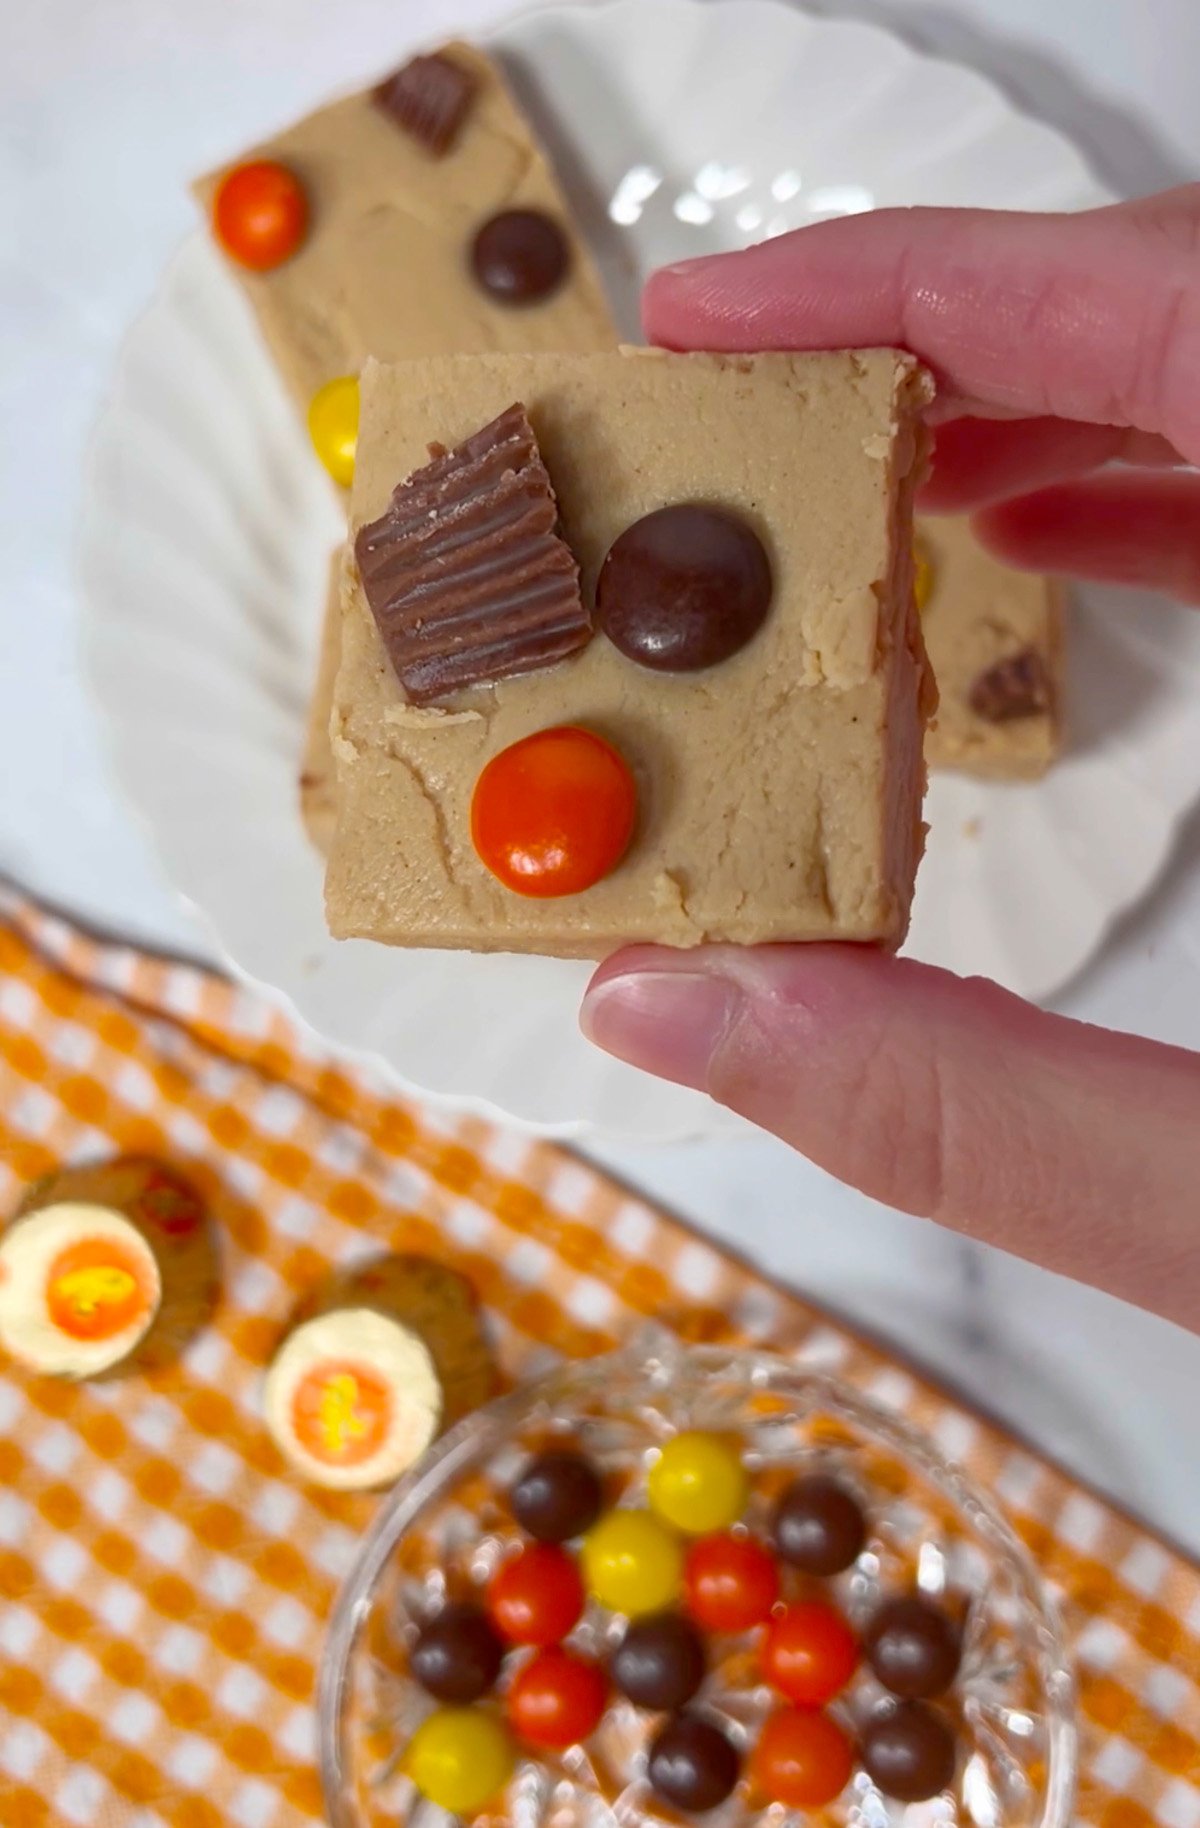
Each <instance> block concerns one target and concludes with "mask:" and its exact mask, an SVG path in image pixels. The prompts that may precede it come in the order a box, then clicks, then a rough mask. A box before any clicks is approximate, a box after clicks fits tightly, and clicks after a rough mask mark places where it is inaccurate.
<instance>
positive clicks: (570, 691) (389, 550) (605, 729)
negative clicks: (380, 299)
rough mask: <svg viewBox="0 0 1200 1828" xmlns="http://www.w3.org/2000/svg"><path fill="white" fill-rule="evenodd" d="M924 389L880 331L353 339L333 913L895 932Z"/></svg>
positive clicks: (918, 792) (913, 831) (441, 940)
mask: <svg viewBox="0 0 1200 1828" xmlns="http://www.w3.org/2000/svg"><path fill="white" fill-rule="evenodd" d="M928 397H929V384H928V380H927V377H926V376H925V374H924V372H923V371H922V370H921V369H920V368H919V367H918V366H917V364H916V363H915V362H914V361H913V360H912V359H911V358H910V357H909V356H906V355H904V354H900V353H897V352H895V351H892V350H878V351H868V352H865V353H856V354H829V355H762V356H753V357H751V356H737V357H733V356H730V357H726V356H716V355H670V354H666V353H664V352H662V351H656V350H620V351H614V352H612V353H611V354H606V355H592V356H575V357H572V356H537V355H527V356H461V357H446V358H442V359H433V360H428V361H414V362H406V363H400V364H396V365H394V366H391V367H388V366H382V365H379V364H375V363H370V364H368V366H367V368H366V370H365V372H364V375H363V417H362V426H361V432H360V440H359V454H358V466H357V472H356V476H355V482H354V493H353V499H352V504H351V534H352V540H353V543H354V547H355V555H356V557H355V563H354V565H352V566H350V567H348V568H347V572H346V574H345V589H344V595H343V614H342V629H341V664H340V668H339V671H338V676H337V682H336V686H335V693H334V709H333V717H332V722H331V730H332V743H333V749H334V755H335V758H336V765H337V773H338V794H337V826H336V831H335V834H334V839H333V844H332V849H331V852H330V858H329V867H328V872H327V877H326V904H327V912H328V918H329V924H330V928H331V931H332V932H333V933H334V934H335V936H337V937H350V936H358V937H363V938H368V939H376V940H380V941H383V942H385V943H387V944H391V945H409V946H458V947H467V948H472V949H476V950H481V951H503V950H507V951H516V952H540V953H551V954H560V955H564V956H580V957H599V956H603V955H604V954H606V953H607V952H609V951H611V950H612V949H613V948H614V947H616V946H618V945H620V944H622V943H623V942H626V941H630V940H657V941H662V942H665V943H668V944H674V945H679V946H688V945H695V944H698V943H699V942H700V941H703V940H733V941H742V942H747V943H749V942H754V941H759V940H784V939H832V938H840V939H860V940H875V941H882V942H884V943H886V944H889V945H890V944H896V943H898V942H899V941H900V940H901V939H902V937H903V935H904V932H905V929H906V927H907V923H908V914H909V906H910V902H911V898H912V891H913V879H914V874H915V870H916V866H917V860H918V857H919V855H920V851H921V842H922V832H923V827H922V825H921V798H922V792H923V788H924V767H923V761H922V753H921V751H922V741H923V737H924V730H925V724H926V721H927V716H928V713H929V711H930V709H931V704H932V696H933V693H932V685H931V682H930V680H929V676H928V671H927V667H926V664H925V656H924V650H923V647H922V645H921V638H920V631H919V626H918V623H917V618H916V611H915V603H914V596H913V558H912V553H913V545H912V541H913V534H912V501H913V490H914V487H915V483H916V480H917V477H918V475H919V472H920V469H921V467H922V461H923V448H924V434H923V429H922V426H921V423H920V414H921V410H922V408H923V406H924V404H925V402H926V401H927V399H928Z"/></svg>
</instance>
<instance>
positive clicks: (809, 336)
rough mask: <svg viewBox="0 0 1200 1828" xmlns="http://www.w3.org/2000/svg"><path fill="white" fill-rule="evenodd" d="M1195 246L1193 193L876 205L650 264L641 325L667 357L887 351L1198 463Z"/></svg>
mask: <svg viewBox="0 0 1200 1828" xmlns="http://www.w3.org/2000/svg"><path fill="white" fill-rule="evenodd" d="M1168 202H1169V203H1170V209H1169V210H1167V208H1166V205H1167V203H1168ZM1189 228H1190V231H1191V232H1190V236H1189V234H1188V233H1187V232H1185V231H1186V230H1188V229H1189ZM1198 242H1200V185H1196V186H1192V187H1191V188H1190V189H1188V190H1185V191H1182V192H1178V193H1172V195H1171V198H1170V199H1161V198H1160V199H1154V198H1151V199H1149V200H1147V201H1146V203H1144V204H1143V205H1141V206H1138V207H1133V206H1130V207H1125V208H1119V209H1106V210H1089V211H1084V212H1081V213H1080V214H1078V215H1073V216H1072V215H1020V214H1015V213H1009V212H1001V211H990V210H941V209H934V210H929V209H918V210H877V211H872V212H869V213H868V214H866V215H861V216H850V217H842V218H840V219H838V220H835V221H831V222H820V223H816V224H814V225H813V226H812V227H811V228H805V229H799V230H796V231H795V232H794V233H792V234H790V235H782V236H780V237H778V238H777V239H775V240H772V241H767V242H764V243H762V244H761V245H760V246H758V247H752V248H747V249H746V250H745V251H744V252H742V253H736V254H719V255H710V256H706V257H704V258H702V259H699V260H691V261H685V262H683V263H682V264H681V265H678V266H674V267H666V268H664V269H663V270H662V271H661V272H659V273H656V274H654V275H653V276H652V278H651V279H650V281H649V283H648V285H647V288H646V293H645V298H644V304H643V316H644V321H645V326H646V331H647V334H648V335H649V337H650V340H651V341H652V342H656V343H663V344H665V345H667V346H668V347H670V348H680V349H717V350H722V349H725V350H761V349H831V348H863V347H867V346H870V345H875V344H897V345H900V346H902V347H904V348H907V349H911V350H913V351H914V352H915V353H916V354H917V355H919V356H920V357H921V358H922V359H923V360H924V361H926V362H928V363H929V364H930V366H931V367H932V368H933V369H934V371H935V372H936V374H937V375H938V377H939V379H940V381H941V383H942V385H943V387H944V388H946V389H947V390H948V391H949V392H950V393H951V394H952V395H953V396H955V397H956V398H958V399H961V400H964V401H973V400H978V401H983V402H986V403H987V404H988V405H989V406H990V407H994V408H999V409H1003V410H1010V411H1016V412H1019V413H1021V414H1024V415H1026V416H1040V415H1050V416H1053V417H1057V418H1063V419H1080V420H1086V421H1092V422H1095V423H1098V424H1103V425H1124V426H1135V427H1137V428H1139V429H1140V430H1142V431H1150V432H1159V433H1161V434H1162V435H1163V436H1164V437H1166V438H1167V439H1168V440H1169V441H1170V442H1171V443H1172V444H1173V445H1175V446H1176V448H1177V449H1178V450H1179V451H1181V452H1182V453H1183V455H1184V456H1185V457H1186V458H1187V459H1188V460H1189V461H1190V462H1197V461H1200V257H1198V255H1197V252H1196V247H1197V243H1198Z"/></svg>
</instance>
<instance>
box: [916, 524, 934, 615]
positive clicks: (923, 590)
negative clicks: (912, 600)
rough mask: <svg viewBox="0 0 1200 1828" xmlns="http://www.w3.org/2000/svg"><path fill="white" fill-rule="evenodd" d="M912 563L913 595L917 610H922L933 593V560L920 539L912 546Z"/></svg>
mask: <svg viewBox="0 0 1200 1828" xmlns="http://www.w3.org/2000/svg"><path fill="white" fill-rule="evenodd" d="M913 564H914V567H915V570H914V573H913V595H914V596H915V597H916V599H917V608H918V610H922V609H924V607H925V605H926V604H927V603H928V601H929V599H930V597H931V596H932V594H933V560H932V559H931V558H930V556H929V553H928V552H927V551H926V549H925V547H924V546H923V545H922V544H921V541H920V540H918V541H917V542H916V544H915V545H914V547H913Z"/></svg>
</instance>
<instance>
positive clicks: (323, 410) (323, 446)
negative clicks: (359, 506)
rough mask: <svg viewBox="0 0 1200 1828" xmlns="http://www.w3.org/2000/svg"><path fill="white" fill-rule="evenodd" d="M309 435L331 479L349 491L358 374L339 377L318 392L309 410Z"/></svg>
mask: <svg viewBox="0 0 1200 1828" xmlns="http://www.w3.org/2000/svg"><path fill="white" fill-rule="evenodd" d="M308 435H309V437H310V438H311V439H312V442H313V449H314V451H315V452H316V453H317V456H318V457H319V458H320V459H321V462H322V463H323V464H324V465H325V468H326V469H327V470H328V471H329V474H330V475H331V476H332V477H333V480H334V481H335V482H336V483H338V484H340V486H341V487H342V488H343V489H348V488H349V487H350V484H351V483H352V482H353V481H354V453H355V450H356V448H357V446H358V376H357V375H353V374H343V375H338V377H337V379H336V380H334V381H326V383H325V385H324V387H319V388H318V389H317V391H316V393H315V394H314V395H313V397H312V404H311V405H310V407H309V409H308Z"/></svg>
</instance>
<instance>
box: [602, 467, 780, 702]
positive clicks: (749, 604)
mask: <svg viewBox="0 0 1200 1828" xmlns="http://www.w3.org/2000/svg"><path fill="white" fill-rule="evenodd" d="M771 593H772V579H771V565H770V561H769V559H768V558H767V555H766V552H765V551H764V549H763V544H762V541H761V540H760V539H759V537H758V535H757V534H756V533H755V532H754V529H753V528H752V527H750V526H748V525H747V524H746V522H745V521H743V520H741V519H740V518H739V517H738V516H737V515H735V514H731V513H729V512H728V510H727V509H724V508H710V507H705V506H703V505H702V504H700V503H696V502H686V503H679V504H677V505H675V506H672V507H669V508H657V509H656V510H655V511H654V512H653V513H652V514H646V515H643V517H642V519H641V520H638V521H634V523H633V525H632V526H631V527H627V528H626V529H625V531H624V533H622V534H621V535H620V536H619V537H618V538H617V539H616V540H614V542H613V544H612V546H611V547H610V548H609V552H608V556H607V558H606V559H605V561H604V564H603V565H602V566H601V569H600V576H599V578H598V580H597V583H596V622H597V624H598V626H599V627H600V628H602V629H603V630H604V633H605V634H606V635H607V636H608V638H609V640H610V641H611V642H612V644H613V646H614V647H615V648H617V649H618V650H619V651H620V652H621V653H622V654H624V655H625V657H626V659H628V660H633V661H635V662H636V663H637V664H638V665H639V666H645V667H650V668H651V669H652V670H654V671H657V672H662V673H696V672H700V671H701V670H702V669H703V668H705V667H710V666H718V665H719V664H720V663H721V662H722V661H723V660H729V659H731V658H732V656H733V655H734V654H736V653H738V652H739V650H740V649H741V648H743V647H745V646H746V643H747V642H748V641H751V640H752V639H753V638H754V636H755V635H756V634H757V633H758V631H759V629H760V628H761V627H762V625H763V622H764V621H765V620H766V616H767V611H768V610H769V609H770V607H771Z"/></svg>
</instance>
